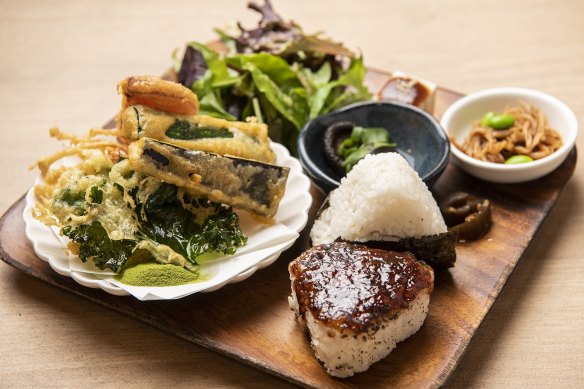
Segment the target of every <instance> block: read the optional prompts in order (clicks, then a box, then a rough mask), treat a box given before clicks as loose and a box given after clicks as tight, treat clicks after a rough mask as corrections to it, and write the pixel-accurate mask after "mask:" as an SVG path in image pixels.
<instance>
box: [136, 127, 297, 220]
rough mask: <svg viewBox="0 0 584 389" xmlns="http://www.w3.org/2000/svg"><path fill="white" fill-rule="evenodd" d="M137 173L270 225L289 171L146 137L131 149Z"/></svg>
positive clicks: (279, 167)
mask: <svg viewBox="0 0 584 389" xmlns="http://www.w3.org/2000/svg"><path fill="white" fill-rule="evenodd" d="M128 156H129V160H130V165H131V166H132V168H133V169H134V170H136V171H140V172H142V173H145V174H148V175H150V176H153V177H155V178H157V179H159V180H162V181H165V182H168V183H170V184H174V185H176V186H178V187H183V188H185V189H186V190H187V191H189V192H191V193H194V194H196V195H202V196H207V198H209V200H211V201H215V202H220V203H224V204H228V205H231V206H233V207H234V208H240V209H244V210H247V211H250V212H252V213H253V214H255V215H257V216H260V217H261V218H263V219H264V221H265V222H270V221H271V220H272V219H273V217H274V216H275V214H276V212H277V210H278V205H279V204H280V200H281V199H282V197H283V196H284V190H285V186H286V180H287V179H288V173H289V170H290V169H288V168H287V167H282V166H276V165H270V164H267V163H263V162H258V161H253V160H248V159H242V158H236V157H230V156H221V155H218V154H213V153H207V152H204V151H195V150H187V149H184V148H182V147H178V146H175V145H171V144H168V143H164V142H160V141H157V140H154V139H149V138H142V139H140V140H138V141H136V142H134V143H132V144H131V145H130V147H129V153H128Z"/></svg>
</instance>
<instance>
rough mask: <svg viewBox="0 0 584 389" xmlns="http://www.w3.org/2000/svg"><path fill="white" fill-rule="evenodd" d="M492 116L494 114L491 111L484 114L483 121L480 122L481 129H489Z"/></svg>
mask: <svg viewBox="0 0 584 389" xmlns="http://www.w3.org/2000/svg"><path fill="white" fill-rule="evenodd" d="M493 116H495V112H493V111H489V112H487V113H486V114H484V116H483V119H482V120H481V127H482V128H489V127H490V123H489V122H490V120H491V118H492V117H493Z"/></svg>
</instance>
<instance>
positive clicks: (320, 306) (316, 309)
mask: <svg viewBox="0 0 584 389" xmlns="http://www.w3.org/2000/svg"><path fill="white" fill-rule="evenodd" d="M289 271H290V279H291V282H292V295H291V296H290V298H289V305H290V307H291V309H292V310H293V311H294V312H295V313H296V316H297V317H298V319H299V321H300V322H301V323H304V324H305V325H306V327H307V329H308V332H309V335H310V338H311V345H312V348H313V349H314V351H315V354H316V357H317V358H318V359H319V360H320V361H321V362H322V363H323V365H324V367H325V369H326V371H327V372H328V373H329V374H330V375H332V376H335V377H349V376H352V375H353V374H354V373H358V372H362V371H365V370H367V369H368V368H369V366H370V365H371V364H373V363H375V362H377V361H379V360H380V359H382V358H384V357H385V356H387V355H388V354H389V353H390V352H391V351H392V350H393V349H394V348H395V346H396V344H397V343H398V342H400V341H402V340H404V339H406V338H407V337H409V336H410V335H412V334H414V333H415V332H417V331H418V329H419V328H420V327H421V326H422V324H423V322H424V319H425V318H426V314H427V312H428V303H429V301H430V293H431V292H432V290H433V287H434V272H433V270H432V268H431V267H430V266H428V265H426V264H425V263H423V262H419V261H417V260H416V259H415V258H414V256H413V255H412V254H410V253H398V252H393V251H386V250H378V249H371V248H368V247H365V246H362V245H354V244H351V243H346V242H336V243H330V244H323V245H320V246H315V247H313V248H311V249H309V250H307V251H306V252H304V253H303V254H302V255H300V256H299V257H298V258H296V259H295V260H294V261H292V262H291V263H290V265H289Z"/></svg>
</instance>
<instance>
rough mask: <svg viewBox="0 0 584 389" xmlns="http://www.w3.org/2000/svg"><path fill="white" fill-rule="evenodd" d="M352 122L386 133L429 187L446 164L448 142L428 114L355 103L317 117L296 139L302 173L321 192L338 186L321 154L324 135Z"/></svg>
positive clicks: (394, 105)
mask: <svg viewBox="0 0 584 389" xmlns="http://www.w3.org/2000/svg"><path fill="white" fill-rule="evenodd" d="M347 121H348V122H353V123H354V124H355V125H357V126H362V127H384V128H386V129H387V130H388V131H389V136H390V139H391V141H392V142H394V143H397V146H396V148H395V151H397V152H398V153H400V154H401V155H402V156H404V158H405V159H406V160H407V161H408V162H409V163H410V165H411V166H412V167H413V168H414V170H415V171H416V172H417V173H418V175H419V176H420V177H421V178H422V180H423V181H424V182H425V183H426V185H428V187H431V186H432V185H434V183H435V182H436V180H437V179H438V177H440V175H441V174H442V172H443V171H444V169H445V168H446V165H447V164H448V157H449V155H450V142H449V141H448V138H447V137H446V133H445V131H444V130H443V129H442V127H440V124H439V123H438V121H437V120H436V119H434V118H433V117H432V116H431V115H430V114H428V113H426V112H425V111H422V110H421V109H419V108H416V107H414V106H411V105H405V104H400V103H394V102H364V103H357V104H353V105H350V106H347V107H345V108H342V109H340V110H338V111H335V112H331V113H328V114H326V115H322V116H319V117H317V118H315V119H314V120H311V121H310V122H308V123H306V125H305V126H304V128H303V129H302V131H301V132H300V136H299V137H298V155H299V156H300V162H301V163H302V166H303V167H304V170H306V172H307V173H308V175H309V176H310V177H311V178H312V179H313V181H314V182H315V183H316V184H317V185H318V186H319V187H320V188H321V189H323V190H324V191H325V192H329V191H331V190H333V189H335V188H336V187H338V186H339V185H340V181H341V178H342V176H341V175H339V174H338V173H336V172H335V170H334V169H333V168H332V166H330V165H329V162H328V161H327V160H326V158H325V155H324V142H323V139H324V132H325V130H326V129H327V127H328V126H330V125H332V124H334V123H338V122H347Z"/></svg>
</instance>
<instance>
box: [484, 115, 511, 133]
mask: <svg viewBox="0 0 584 389" xmlns="http://www.w3.org/2000/svg"><path fill="white" fill-rule="evenodd" d="M513 124H515V117H513V115H495V116H493V117H492V118H490V119H489V126H490V127H492V128H494V129H495V130H506V129H507V128H510V127H512V126H513Z"/></svg>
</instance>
